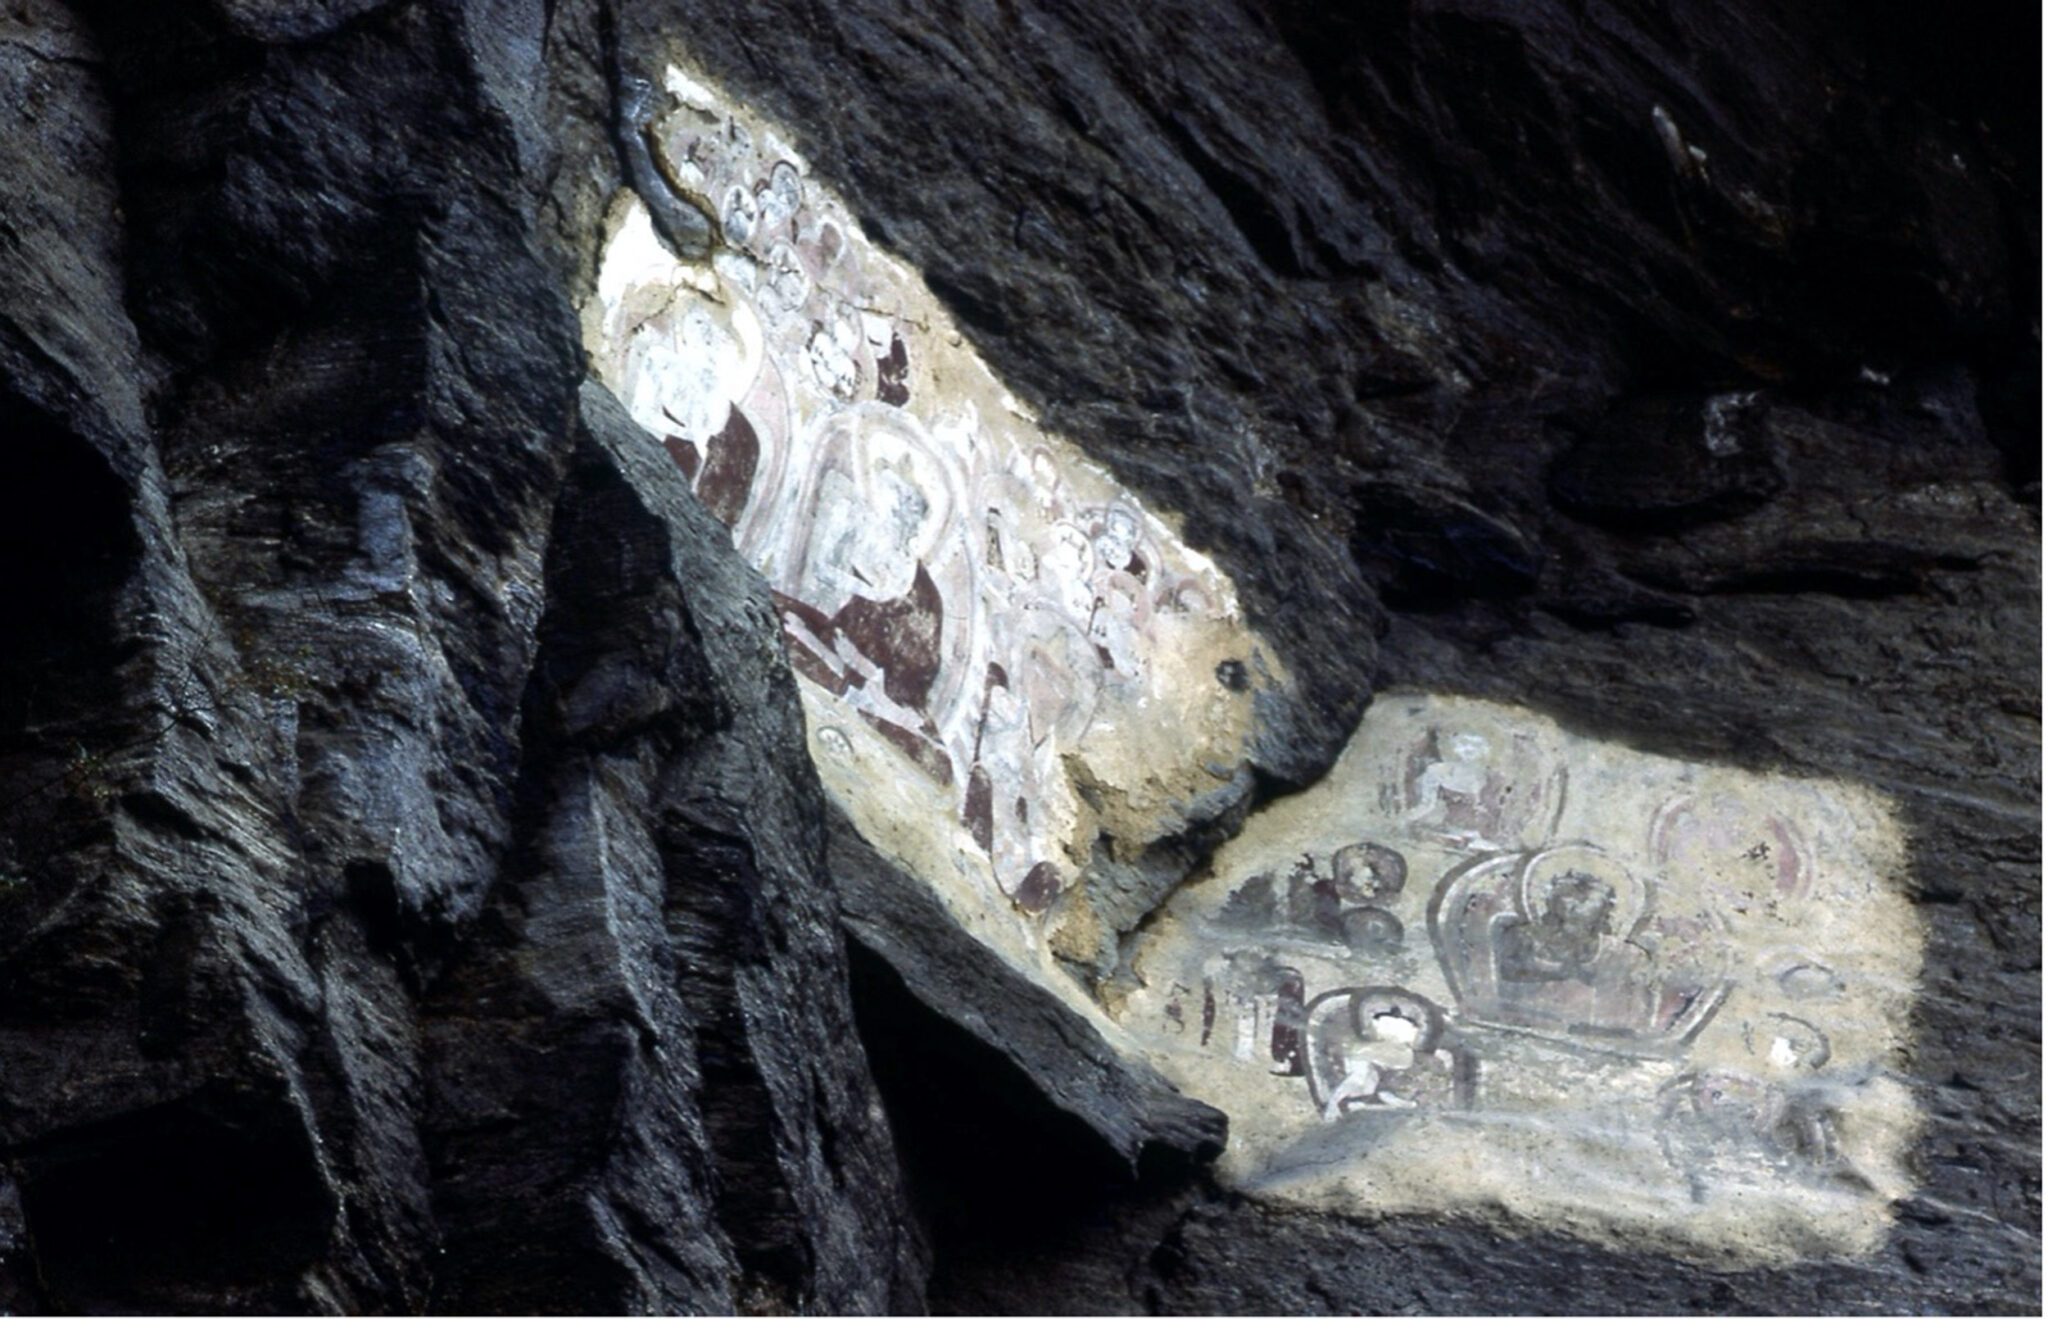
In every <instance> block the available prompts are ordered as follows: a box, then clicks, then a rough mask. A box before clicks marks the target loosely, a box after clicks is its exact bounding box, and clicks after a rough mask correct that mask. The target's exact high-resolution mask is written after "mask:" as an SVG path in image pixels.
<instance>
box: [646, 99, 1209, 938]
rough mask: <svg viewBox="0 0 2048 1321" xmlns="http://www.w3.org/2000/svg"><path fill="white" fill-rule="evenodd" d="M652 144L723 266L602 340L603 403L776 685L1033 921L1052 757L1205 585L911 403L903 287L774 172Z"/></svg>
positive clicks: (1055, 886) (1056, 794)
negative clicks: (778, 678) (738, 599)
mask: <svg viewBox="0 0 2048 1321" xmlns="http://www.w3.org/2000/svg"><path fill="white" fill-rule="evenodd" d="M655 138H656V140H657V142H659V143H660V144H662V147H663V150H664V151H665V152H666V155H667V158H668V160H669V164H670V169H671V173H672V175H673V176H675V177H680V178H683V179H685V180H686V181H688V182H689V183H690V184H691V186H692V187H693V189H694V190H696V191H697V192H698V193H699V194H700V195H702V196H705V197H710V198H715V199H717V200H718V211H719V220H720V225H721V229H722V234H723V238H724V243H725V248H724V250H723V251H722V252H721V254H720V255H719V256H718V257H717V258H716V259H715V260H714V265H713V269H714V270H715V271H716V273H717V280H716V284H717V288H716V290H715V292H711V293H695V292H692V290H691V288H689V287H688V286H685V285H677V286H676V287H675V288H674V289H673V291H670V290H669V289H668V288H667V287H666V286H664V289H663V290H662V292H663V293H664V294H665V296H666V301H665V302H662V301H659V300H650V301H651V303H652V311H651V312H650V314H649V315H646V316H644V317H642V318H641V319H640V320H639V321H637V322H636V323H635V324H633V325H632V326H631V327H630V329H629V330H628V331H627V342H626V346H625V349H624V352H623V355H622V375H623V376H624V381H623V384H622V388H621V395H622V397H623V398H624V399H625V400H626V402H627V405H628V407H629V408H630V409H631V410H632V411H633V412H634V414H635V416H636V417H638V418H639V419H640V420H641V421H643V423H645V424H646V425H648V426H649V427H650V428H652V429H654V430H656V431H657V432H658V433H659V434H664V435H665V436H666V438H667V444H668V447H669V450H670V452H671V454H673V455H675V456H676V459H677V462H678V464H679V465H680V466H682V467H683V469H684V472H685V475H686V476H687V477H688V478H689V479H690V480H691V481H692V482H693V483H694V484H695V485H696V486H697V488H698V490H699V494H700V495H701V496H703V497H704V498H705V500H706V503H707V505H711V506H712V507H713V509H714V512H717V513H719V514H720V516H721V517H722V518H724V519H725V521H726V522H727V523H728V525H729V526H731V527H732V528H733V530H734V536H735V542H736V544H737V545H738V546H739V548H740V550H741V551H742V552H743V553H744V554H746V555H747V556H748V558H749V559H751V560H752V561H753V562H754V563H755V564H757V565H759V566H760V567H761V568H762V570H763V571H764V573H765V574H766V575H767V577H768V579H769V582H770V585H771V586H772V587H773V588H774V589H775V591H776V594H777V598H778V601H779V603H780V604H781V606H782V608H783V617H784V622H785V627H786V632H787V635H788V638H789V642H790V648H791V657H792V661H793V663H794V664H795V666H796V668H797V670H798V671H799V673H800V674H802V675H803V676H804V677H806V678H808V679H810V680H811V681H812V682H814V683H817V684H819V685H820V686H821V687H823V688H824V689H826V690H827V691H828V692H830V693H831V694H832V696H833V697H834V698H835V699H836V700H837V701H838V702H839V703H840V704H841V705H842V706H843V707H844V708H845V709H846V710H847V711H848V714H849V718H850V719H854V720H858V721H859V722H861V723H863V724H865V725H866V726H867V727H868V728H869V729H870V730H871V731H872V732H874V733H876V734H879V735H880V736H881V737H882V738H884V739H885V740H886V741H887V742H888V743H889V744H891V745H893V746H894V747H895V748H896V749H897V750H898V751H900V752H901V753H903V755H904V756H905V758H906V759H907V760H908V762H909V764H910V765H912V766H914V767H916V768H917V769H918V770H919V771H921V772H922V773H924V774H925V775H927V776H928V777H930V778H931V779H932V780H934V781H936V782H937V783H938V784H939V785H940V786H941V787H942V788H943V789H945V790H946V791H948V792H950V793H951V794H952V795H953V796H954V801H955V802H956V804H957V805H958V808H959V811H960V823H961V825H962V826H963V827H964V828H965V831H966V833H967V834H968V835H969V836H970V837H971V838H972V839H973V841H974V843H975V845H976V846H977V847H978V848H979V849H980V850H982V851H983V852H984V853H986V855H987V856H988V859H989V866H990V868H991V871H992V873H993V879H994V881H995V883H996V884H997V886H998V887H999V888H1000V889H1001V890H1002V891H1003V893H1005V894H1006V895H1008V896H1010V898H1011V899H1012V900H1013V901H1014V902H1016V903H1018V904H1019V906H1021V907H1023V908H1025V909H1026V910H1027V911H1037V910H1042V909H1043V908H1045V907H1046V906H1048V905H1049V904H1050V902H1051V900H1052V899H1053V898H1054V897H1055V896H1056V895H1057V893H1058V892H1059V890H1060V889H1061V888H1062V886H1063V885H1065V884H1066V883H1067V879H1068V878H1067V875H1066V870H1067V869H1066V866H1065V864H1064V863H1063V862H1062V860H1061V859H1062V858H1063V857H1064V856H1065V852H1064V849H1063V848H1062V847H1061V846H1062V845H1063V844H1064V843H1065V842H1066V841H1064V840H1062V839H1061V838H1060V832H1059V829H1058V823H1059V822H1061V821H1062V820H1065V819H1071V817H1072V815H1073V808H1072V803H1073V795H1072V790H1071V789H1070V787H1069V786H1068V784H1067V778H1066V774H1065V771H1064V768H1063V766H1062V757H1063V756H1064V755H1065V754H1067V753H1071V752H1072V751H1074V750H1075V747H1076V745H1077V744H1078V743H1079V741H1080V740H1081V739H1082V738H1083V737H1084V736H1085V735H1086V733H1087V731H1088V729H1089V728H1090V726H1091V724H1092V723H1093V721H1094V719H1095V715H1096V712H1097V709H1098V706H1099V704H1100V703H1101V702H1103V701H1104V700H1105V698H1106V697H1110V698H1114V697H1118V696H1121V697H1122V698H1123V699H1124V700H1130V701H1138V700H1141V699H1142V692H1143V682H1144V680H1145V678H1146V677H1147V674H1148V671H1149V668H1150V657H1151V656H1152V655H1154V654H1156V652H1157V649H1158V648H1160V647H1162V646H1171V645H1172V641H1173V640H1172V637H1171V631H1172V627H1173V625H1172V622H1171V621H1172V619H1173V618H1174V617H1175V616H1179V615H1183V614H1187V613H1190V612H1195V613H1200V612H1204V611H1207V610H1209V609H1210V608H1211V605H1212V598H1213V596H1214V592H1213V590H1212V588H1211V587H1209V586H1207V585H1206V584H1205V582H1204V580H1203V579H1202V577H1201V575H1200V574H1199V573H1197V572H1192V571H1190V572H1176V571H1174V569H1173V567H1172V564H1173V562H1174V557H1173V556H1172V555H1171V554H1170V553H1167V552H1165V551H1163V549H1162V547H1161V546H1160V545H1159V544H1158V539H1157V538H1156V537H1155V536H1153V535H1151V534H1149V533H1148V520H1146V519H1145V518H1143V517H1142V516H1141V515H1140V514H1139V513H1138V512H1137V511H1136V510H1135V508H1133V507H1131V506H1129V505H1127V504H1125V503H1123V502H1121V501H1120V500H1119V499H1114V498H1112V499H1109V500H1107V501H1103V500H1100V499H1098V500H1095V501H1092V502H1091V501H1085V500H1082V499H1077V498H1076V497H1075V496H1074V495H1073V494H1072V492H1071V490H1070V487H1069V483H1068V482H1067V481H1066V480H1065V479H1064V477H1063V475H1062V471H1061V465H1060V464H1059V463H1058V462H1057V461H1056V460H1055V459H1054V458H1053V457H1052V455H1051V454H1050V453H1049V452H1048V450H1047V449H1046V447H1045V446H1044V445H1043V444H1042V443H1037V442H1036V441H1035V440H1034V438H1033V437H1031V436H1030V435H1029V434H1027V433H1021V429H1019V430H1013V429H1012V428H1011V427H1010V426H1009V424H1008V422H1007V420H1006V419H1004V418H1000V417H997V418H986V419H985V418H983V417H982V416H981V415H980V413H979V412H978V411H977V409H976V408H975V406H974V405H973V404H971V403H966V402H957V403H955V402H948V401H946V400H941V399H928V398H921V397H919V392H920V389H921V387H920V386H919V384H918V382H919V381H920V380H923V381H925V382H926V383H927V386H928V384H929V382H930V380H931V379H932V378H931V376H930V369H929V368H928V367H926V368H924V369H923V370H921V368H920V360H921V356H922V355H924V354H926V353H927V352H928V351H930V350H932V349H933V347H934V346H933V345H932V344H931V342H930V340H931V337H930V335H929V334H928V333H927V332H926V331H925V330H924V328H923V326H922V324H921V323H918V322H915V321H912V320H909V319H906V316H905V314H904V313H903V309H904V308H905V307H906V306H907V305H908V303H909V300H910V291H909V288H908V285H907V281H908V279H909V277H908V276H907V274H905V273H902V272H900V271H898V270H896V269H895V268H893V266H892V265H891V264H889V263H887V262H883V261H879V260H877V259H875V258H873V257H871V256H869V255H868V254H867V253H866V251H865V249H864V248H862V246H861V245H859V244H857V243H854V242H851V241H850V240H849V237H848V236H849V234H850V233H853V232H855V231H854V230H853V229H852V226H851V222H850V221H849V220H847V219H845V218H844V217H843V216H840V215H839V214H837V207H836V204H835V203H832V202H831V201H830V199H828V198H825V197H823V196H822V195H817V194H816V193H815V190H806V188H805V185H804V181H803V178H802V174H801V172H800V171H799V170H798V169H797V167H796V166H795V165H794V164H793V163H792V162H790V161H789V160H787V159H778V158H774V157H773V156H772V155H770V154H768V152H764V151H760V150H757V144H756V141H755V139H754V137H753V136H751V135H749V134H748V133H746V132H745V131H744V130H742V129H740V128H739V127H738V126H737V125H736V124H735V123H733V122H732V121H731V120H730V119H724V120H721V119H720V118H719V116H717V115H716V114H713V113H710V112H705V111H701V110H689V109H684V110H680V111H678V112H677V113H676V114H674V115H672V116H671V118H670V120H669V121H668V122H665V123H664V124H662V125H659V126H657V129H656V132H655ZM699 288H700V289H701V286H699ZM889 309H895V310H894V311H891V310H889ZM990 384H991V385H992V384H993V382H992V378H991V381H990ZM1162 630H1164V632H1163V633H1162ZM835 732H836V731H835ZM839 737H840V738H842V739H843V737H844V736H843V735H839ZM828 742H829V740H828ZM841 746H843V744H842V745H841Z"/></svg>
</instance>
